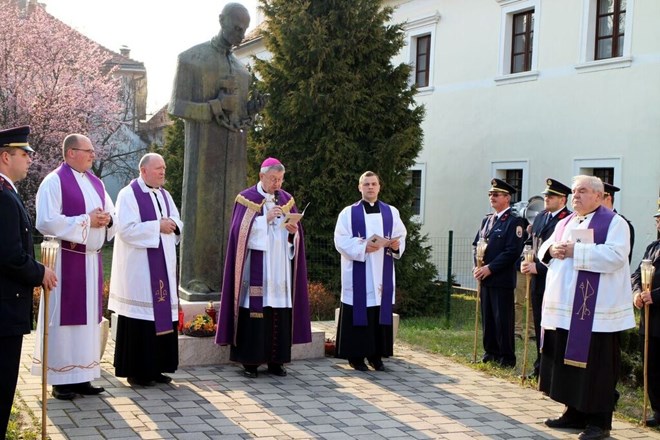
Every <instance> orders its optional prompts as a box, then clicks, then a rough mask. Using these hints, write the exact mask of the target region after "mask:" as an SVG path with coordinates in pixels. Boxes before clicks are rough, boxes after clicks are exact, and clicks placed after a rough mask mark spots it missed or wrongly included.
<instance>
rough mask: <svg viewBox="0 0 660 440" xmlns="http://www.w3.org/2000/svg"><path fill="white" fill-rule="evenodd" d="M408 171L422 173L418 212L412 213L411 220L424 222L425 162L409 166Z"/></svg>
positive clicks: (421, 223)
mask: <svg viewBox="0 0 660 440" xmlns="http://www.w3.org/2000/svg"><path fill="white" fill-rule="evenodd" d="M410 171H420V172H421V173H422V179H421V182H420V193H419V214H414V215H413V216H412V220H413V221H414V222H416V223H419V224H420V225H423V224H424V213H425V207H426V164H425V163H416V164H415V165H413V166H411V167H410Z"/></svg>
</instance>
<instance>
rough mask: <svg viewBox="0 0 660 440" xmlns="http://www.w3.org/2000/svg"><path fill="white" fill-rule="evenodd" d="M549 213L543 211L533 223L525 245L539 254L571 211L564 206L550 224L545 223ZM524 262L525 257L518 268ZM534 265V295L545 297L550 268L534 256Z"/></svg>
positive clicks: (532, 288)
mask: <svg viewBox="0 0 660 440" xmlns="http://www.w3.org/2000/svg"><path fill="white" fill-rule="evenodd" d="M547 212H548V211H541V212H540V213H539V214H538V215H537V216H536V217H535V218H534V223H532V232H531V234H530V235H529V237H528V238H527V241H526V242H525V245H528V246H531V247H532V249H533V250H534V251H535V252H537V251H538V250H539V248H540V247H541V245H542V244H543V242H544V241H546V240H547V239H548V238H550V236H551V235H552V233H553V232H554V230H555V226H557V223H559V221H560V220H562V219H564V218H566V217H567V216H568V215H569V214H570V213H571V211H569V209H568V208H567V207H565V206H564V209H562V210H561V211H559V212H558V213H557V214H556V215H555V216H553V217H552V218H551V219H550V220H548V223H545V217H546V214H547ZM522 262H523V257H520V260H519V261H518V268H520V264H522ZM534 265H535V266H536V275H532V286H531V290H532V292H533V293H532V294H534V295H540V296H543V292H544V291H545V278H546V276H547V274H548V266H546V265H545V264H543V263H542V262H541V261H539V259H538V258H537V257H536V255H534Z"/></svg>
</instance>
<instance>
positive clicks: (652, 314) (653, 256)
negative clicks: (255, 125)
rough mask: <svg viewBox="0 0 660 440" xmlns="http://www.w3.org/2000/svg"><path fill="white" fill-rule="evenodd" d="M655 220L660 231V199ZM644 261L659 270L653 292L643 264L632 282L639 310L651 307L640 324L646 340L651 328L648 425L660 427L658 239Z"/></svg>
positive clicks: (655, 277)
mask: <svg viewBox="0 0 660 440" xmlns="http://www.w3.org/2000/svg"><path fill="white" fill-rule="evenodd" d="M653 217H654V218H655V228H656V230H657V231H658V232H660V199H659V200H658V211H657V212H656V213H655V214H654V215H653ZM642 260H651V264H653V266H654V267H655V272H654V274H653V279H652V281H651V290H644V289H643V288H642V273H641V272H642V271H641V263H640V266H638V267H637V270H636V271H635V273H633V274H632V275H631V277H630V279H631V281H632V288H633V302H634V304H635V307H637V308H638V309H643V308H644V306H646V305H648V306H649V320H648V323H647V322H645V319H646V318H645V314H644V312H642V314H641V317H642V319H641V320H640V323H639V334H640V335H641V337H642V338H644V337H645V334H646V333H645V330H646V328H645V326H647V325H648V328H649V342H648V361H647V362H648V390H649V401H650V402H651V409H652V410H653V416H651V417H650V418H648V419H647V420H646V426H660V240H654V241H653V242H652V243H651V244H649V245H648V246H647V247H646V251H644V256H643V257H642ZM642 353H643V352H642Z"/></svg>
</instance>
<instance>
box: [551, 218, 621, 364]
mask: <svg viewBox="0 0 660 440" xmlns="http://www.w3.org/2000/svg"><path fill="white" fill-rule="evenodd" d="M615 215H616V214H615V213H614V212H613V211H610V210H609V209H607V208H604V207H602V206H600V207H599V208H598V209H596V211H595V212H594V216H593V218H592V219H591V222H589V229H593V231H594V243H595V244H603V243H605V240H606V239H607V230H608V229H609V227H610V223H612V219H613V218H614V216H615ZM574 216H575V213H572V214H571V215H569V216H568V217H566V219H565V220H562V221H561V222H560V223H559V224H558V225H557V230H556V237H558V238H560V239H561V237H562V236H563V234H564V229H565V228H566V225H567V224H568V222H569V221H571V219H572V218H573V217H574ZM599 283H600V274H599V273H597V272H589V271H586V270H580V271H578V276H577V282H576V283H575V284H576V285H575V295H574V296H573V312H572V316H571V325H570V328H569V330H568V341H567V342H566V352H565V353H564V363H565V364H566V365H572V366H574V367H580V368H587V360H588V359H589V346H590V345H591V333H592V329H593V325H594V318H595V315H596V298H597V297H598V285H599Z"/></svg>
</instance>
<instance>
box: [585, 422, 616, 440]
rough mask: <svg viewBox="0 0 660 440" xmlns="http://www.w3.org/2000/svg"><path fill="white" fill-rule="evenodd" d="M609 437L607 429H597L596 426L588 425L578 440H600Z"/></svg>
mask: <svg viewBox="0 0 660 440" xmlns="http://www.w3.org/2000/svg"><path fill="white" fill-rule="evenodd" d="M609 436H610V430H609V429H603V428H599V427H598V426H594V425H589V426H587V429H585V430H584V431H582V432H581V433H580V435H578V440H600V439H603V438H608V437H609Z"/></svg>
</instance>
